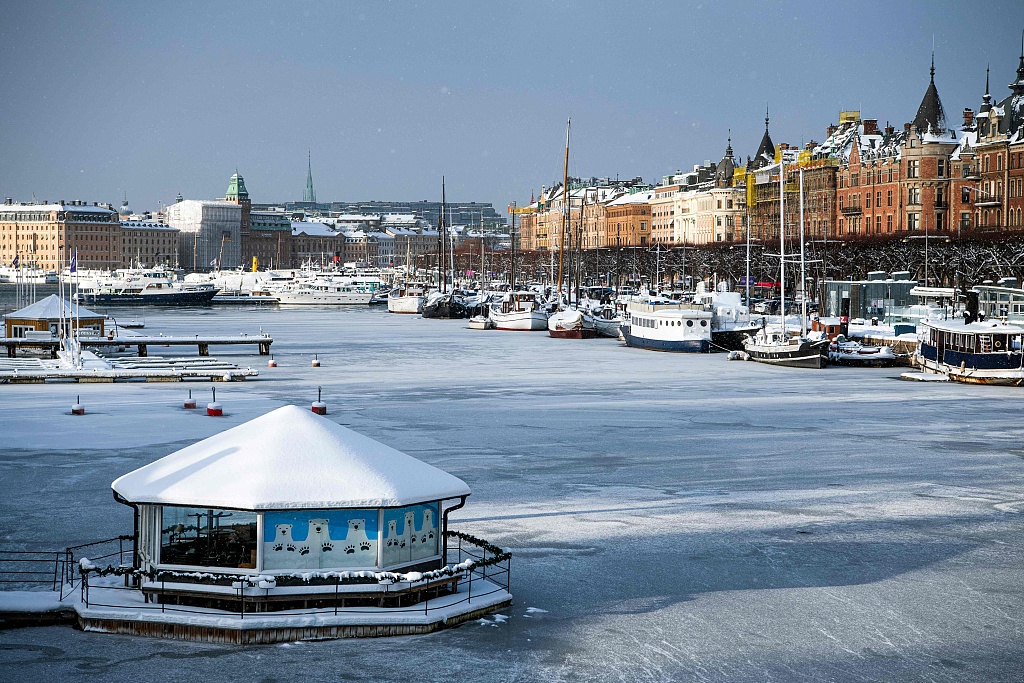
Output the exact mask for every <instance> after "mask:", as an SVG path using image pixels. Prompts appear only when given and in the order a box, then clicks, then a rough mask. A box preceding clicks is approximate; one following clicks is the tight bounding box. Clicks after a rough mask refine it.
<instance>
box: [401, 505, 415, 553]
mask: <svg viewBox="0 0 1024 683" xmlns="http://www.w3.org/2000/svg"><path fill="white" fill-rule="evenodd" d="M402 538H403V539H405V546H403V547H402V562H409V561H411V560H412V558H413V557H415V556H416V554H417V553H416V550H415V547H416V545H417V544H418V542H419V539H418V538H417V537H416V513H415V512H413V511H412V510H410V511H409V512H406V513H405V528H404V529H403V530H402Z"/></svg>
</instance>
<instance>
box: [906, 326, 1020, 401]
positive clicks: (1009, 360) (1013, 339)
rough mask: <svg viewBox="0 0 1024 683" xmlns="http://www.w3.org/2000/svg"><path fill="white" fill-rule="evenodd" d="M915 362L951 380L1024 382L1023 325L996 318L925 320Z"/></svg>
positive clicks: (1016, 383)
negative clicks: (977, 320)
mask: <svg viewBox="0 0 1024 683" xmlns="http://www.w3.org/2000/svg"><path fill="white" fill-rule="evenodd" d="M918 337H919V343H918V349H917V356H916V358H915V360H916V363H917V364H918V365H919V366H920V367H922V368H923V369H925V370H927V371H930V372H936V373H939V374H943V375H946V376H948V377H949V378H950V379H952V380H955V381H962V382H972V383H978V384H1013V385H1018V384H1020V383H1021V382H1022V381H1024V354H1022V353H1021V347H1022V339H1024V328H1022V327H1019V326H1017V325H1010V324H1007V323H1004V322H1000V321H995V320H986V321H984V322H966V321H957V320H942V321H931V320H923V321H921V324H920V325H919V326H918Z"/></svg>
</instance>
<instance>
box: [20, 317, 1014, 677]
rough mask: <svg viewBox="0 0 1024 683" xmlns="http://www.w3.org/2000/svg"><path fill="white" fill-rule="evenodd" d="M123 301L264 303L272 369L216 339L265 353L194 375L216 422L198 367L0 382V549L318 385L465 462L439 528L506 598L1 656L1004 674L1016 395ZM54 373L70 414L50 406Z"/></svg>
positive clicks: (72, 518) (236, 671)
mask: <svg viewBox="0 0 1024 683" xmlns="http://www.w3.org/2000/svg"><path fill="white" fill-rule="evenodd" d="M136 314H137V313H136ZM145 315H146V322H147V329H152V330H154V331H161V332H164V333H168V334H172V333H182V334H184V333H189V332H192V331H193V330H195V329H196V326H197V325H202V329H203V331H204V332H209V333H222V334H232V333H238V332H242V331H245V332H255V331H257V329H258V328H259V327H262V328H263V329H264V330H266V331H267V332H269V333H270V334H271V335H273V337H274V340H275V341H274V345H273V352H274V354H275V358H276V359H277V361H278V362H279V364H280V365H279V367H278V368H275V369H265V368H263V366H264V365H265V360H266V359H265V358H258V357H255V356H252V355H238V356H237V358H238V360H240V361H241V362H242V364H243V365H249V364H255V363H259V365H260V367H261V376H260V378H259V379H258V380H256V381H252V382H245V383H237V384H220V385H218V387H217V399H218V400H219V401H220V402H221V403H223V405H224V410H225V413H226V416H225V417H224V418H220V419H217V418H208V417H206V416H205V415H200V414H199V413H200V411H192V412H188V411H184V410H182V409H181V407H180V406H181V401H182V400H183V399H184V397H185V395H186V393H187V390H188V389H189V388H192V389H193V394H194V395H195V396H197V398H198V399H199V401H200V406H202V404H203V403H204V402H205V401H206V400H208V399H207V396H208V393H209V391H208V385H205V384H154V385H139V384H121V385H114V386H112V385H46V386H0V444H2V446H0V540H2V542H3V543H4V545H8V544H10V543H11V542H12V541H18V542H28V543H31V544H33V545H34V546H35V547H50V548H53V547H62V546H63V545H66V544H69V543H77V542H84V541H89V540H94V539H100V538H106V537H109V536H113V535H116V534H118V533H122V532H125V531H129V530H130V528H131V516H130V514H129V511H128V509H127V508H125V507H124V506H121V505H118V504H117V503H115V502H114V501H113V499H112V497H111V493H110V488H109V487H110V482H111V481H112V480H113V479H115V478H116V477H118V476H120V475H121V474H124V473H125V472H128V471H130V470H132V469H134V468H136V467H139V466H141V465H143V464H145V463H147V462H150V461H153V460H155V459H157V458H159V457H161V456H163V455H166V454H168V453H170V452H172V451H174V450H176V449H178V448H181V447H182V446H184V445H187V444H188V443H191V442H192V441H195V440H197V439H200V438H203V437H206V436H209V435H211V434H213V433H215V432H216V431H218V430H221V429H224V428H225V427H227V426H232V425H237V424H240V423H241V422H243V421H245V420H247V419H250V418H252V417H255V416H256V415H259V414H262V413H264V412H266V411H268V410H270V409H272V408H275V407H277V406H280V405H283V404H286V403H294V404H297V405H300V406H304V407H308V405H309V404H310V403H311V402H312V401H314V400H316V388H317V386H318V385H320V386H323V390H324V400H325V401H326V402H327V403H328V406H329V410H330V414H329V419H332V420H335V421H337V422H339V423H341V424H344V425H346V426H349V427H351V428H352V429H354V430H356V431H358V432H360V433H362V434H366V435H367V436H370V437H372V438H375V439H379V440H380V441H382V442H384V443H386V444H388V445H390V446H393V447H395V448H397V449H399V450H401V451H404V452H407V453H409V454H410V455H413V456H415V457H417V458H420V459H422V460H424V461H426V462H429V463H431V464H433V465H435V466H438V467H440V468H442V469H445V470H447V471H449V472H451V473H452V474H454V475H455V476H457V477H460V478H461V479H463V480H464V481H466V482H467V483H468V484H469V486H470V487H471V488H472V490H473V495H472V496H471V497H470V499H469V503H468V504H467V506H466V507H465V508H463V509H462V510H459V511H458V512H457V513H455V514H454V515H453V521H454V524H453V526H454V527H455V528H458V529H460V530H462V531H466V532H469V533H472V534H474V535H478V536H482V537H484V538H486V539H488V540H491V541H493V542H495V543H497V544H498V545H501V546H503V547H506V548H509V549H511V550H512V552H513V554H514V560H513V563H512V594H513V595H514V597H515V602H514V604H513V606H512V607H511V608H510V609H508V610H506V611H504V612H503V613H502V618H494V617H488V618H486V619H483V620H480V621H479V622H477V621H472V622H469V623H467V624H465V625H463V626H460V627H458V628H455V629H451V630H447V631H442V632H439V633H435V634H431V635H427V636H417V637H406V638H396V639H385V640H339V641H330V642H317V643H301V644H286V645H276V646H257V647H231V646H213V645H201V644H192V643H183V642H176V641H162V640H150V639H142V638H131V637H125V636H111V635H101V634H91V633H80V632H75V631H72V630H71V629H69V628H61V627H50V628H35V629H21V630H8V631H3V632H0V680H4V681H7V680H17V681H18V682H19V683H25V682H27V681H37V680H38V681H43V680H46V681H50V680H86V681H88V680H95V681H131V682H132V683H136V682H137V681H142V680H171V679H173V680H204V679H205V680H217V681H222V680H223V681H245V682H247V683H249V682H254V681H275V680H308V681H337V680H354V681H381V680H399V681H413V680H417V681H418V680H435V681H450V680H473V681H581V680H599V681H606V680H611V681H663V680H686V681H740V682H743V681H786V682H802V681H829V680H834V681H967V680H985V681H1019V680H1021V678H1022V677H1024V639H1022V636H1024V626H1022V619H1024V617H1022V616H1021V615H1022V614H1024V588H1022V586H1024V549H1022V542H1024V487H1022V483H1024V462H1022V457H1024V447H1022V446H1021V444H1022V442H1024V441H1022V437H1024V425H1022V424H1021V422H1020V419H1019V406H1020V400H1021V398H1022V396H1024V394H1021V390H1020V389H1010V388H1000V387H972V386H964V385H959V384H950V383H924V382H901V381H896V378H897V377H898V376H899V374H900V372H901V369H899V368H893V369H881V370H877V369H856V368H830V369H827V370H823V371H813V370H797V369H787V368H775V367H770V366H766V365H761V364H756V363H730V362H727V361H726V358H725V356H724V355H721V354H719V355H712V356H707V355H689V354H664V353H652V352H649V351H643V350H638V349H628V348H624V347H623V346H622V345H620V344H619V343H618V342H616V341H614V340H611V339H596V340H592V341H569V340H558V339H551V338H549V337H548V335H546V334H543V333H540V332H538V333H532V334H531V333H523V332H520V333H511V332H498V331H493V332H480V331H479V330H468V329H465V323H464V321H442V320H423V319H420V318H419V317H416V316H400V315H389V314H387V313H385V312H384V311H381V310H365V309H363V310H356V309H351V310H348V309H346V310H313V309H304V310H273V309H269V308H268V309H259V310H231V309H229V310H225V309H209V310H200V311H174V310H171V311H157V310H148V311H146V312H145ZM224 351H225V350H223V349H215V350H214V351H213V353H214V354H215V355H217V356H218V357H223V358H234V357H235V356H233V355H232V354H231V353H224ZM150 353H151V354H159V353H161V350H160V349H156V348H152V347H151V348H150ZM174 353H175V354H177V353H179V351H177V350H175V351H174ZM314 353H317V354H318V355H319V359H320V360H321V361H322V363H323V366H322V367H320V368H312V367H310V361H311V359H312V357H313V354H314ZM78 394H80V395H81V398H82V403H83V404H84V405H85V407H86V410H87V414H86V415H85V416H84V417H72V416H71V415H70V414H68V413H69V412H70V406H71V404H72V403H73V402H74V399H75V396H76V395H78Z"/></svg>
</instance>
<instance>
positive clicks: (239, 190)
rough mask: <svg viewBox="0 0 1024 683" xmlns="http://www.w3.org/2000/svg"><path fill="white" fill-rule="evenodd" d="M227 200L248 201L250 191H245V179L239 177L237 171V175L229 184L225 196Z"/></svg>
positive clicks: (232, 177)
mask: <svg viewBox="0 0 1024 683" xmlns="http://www.w3.org/2000/svg"><path fill="white" fill-rule="evenodd" d="M224 198H225V199H233V200H236V201H237V200H239V199H248V198H249V191H248V190H246V189H245V179H244V178H242V176H240V175H238V171H237V170H235V175H233V176H231V181H230V182H229V183H228V191H227V192H226V193H225V194H224Z"/></svg>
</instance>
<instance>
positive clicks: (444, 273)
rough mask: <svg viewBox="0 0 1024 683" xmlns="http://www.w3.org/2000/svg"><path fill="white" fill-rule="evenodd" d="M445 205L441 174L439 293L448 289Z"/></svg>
mask: <svg viewBox="0 0 1024 683" xmlns="http://www.w3.org/2000/svg"><path fill="white" fill-rule="evenodd" d="M447 205H448V204H447V201H446V197H445V193H444V176H441V219H440V221H438V222H439V226H438V229H437V231H438V238H439V239H440V244H441V261H440V264H439V268H438V269H439V270H440V272H439V273H438V278H439V279H440V281H441V293H442V294H443V293H444V292H445V290H446V289H448V278H447V270H446V265H447V264H446V263H445V261H446V260H447V256H448V244H447V242H446V241H445V238H446V237H447V235H448V229H447V225H446V221H445V219H446V216H445V215H444V213H445V210H446V207H447Z"/></svg>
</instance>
